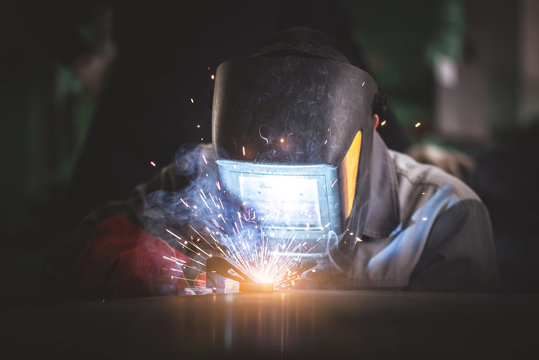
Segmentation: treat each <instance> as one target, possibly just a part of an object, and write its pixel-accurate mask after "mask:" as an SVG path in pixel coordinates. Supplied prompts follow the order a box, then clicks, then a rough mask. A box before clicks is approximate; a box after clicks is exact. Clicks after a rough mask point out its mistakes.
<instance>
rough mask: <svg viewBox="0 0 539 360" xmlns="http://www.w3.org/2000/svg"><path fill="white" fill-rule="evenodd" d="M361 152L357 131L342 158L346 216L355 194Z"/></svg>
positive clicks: (350, 209) (359, 133)
mask: <svg viewBox="0 0 539 360" xmlns="http://www.w3.org/2000/svg"><path fill="white" fill-rule="evenodd" d="M360 152H361V131H358V132H357V134H356V136H355V137H354V141H352V145H350V148H349V149H348V152H347V153H346V155H345V157H344V160H343V175H344V184H343V191H344V214H345V217H346V218H348V217H349V216H350V212H352V205H353V204H354V196H355V194H356V180H357V168H358V166H359V154H360Z"/></svg>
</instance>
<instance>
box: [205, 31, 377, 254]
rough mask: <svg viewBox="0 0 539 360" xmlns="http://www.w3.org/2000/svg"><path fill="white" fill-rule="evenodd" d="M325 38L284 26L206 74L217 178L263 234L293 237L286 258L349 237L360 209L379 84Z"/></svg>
mask: <svg viewBox="0 0 539 360" xmlns="http://www.w3.org/2000/svg"><path fill="white" fill-rule="evenodd" d="M334 44H335V40H334V39H332V38H330V37H329V36H327V35H325V34H323V33H320V32H318V31H316V30H312V29H306V28H296V29H292V30H288V31H285V32H283V33H280V34H277V36H274V37H273V39H270V40H269V41H266V42H265V43H264V44H263V45H262V46H260V47H258V48H257V50H255V51H254V52H253V53H252V54H251V56H247V57H243V58H238V59H234V60H230V61H226V62H224V63H222V64H221V65H220V66H219V67H218V69H217V73H216V76H215V85H214V95H213V107H212V133H213V135H212V136H213V144H214V146H215V150H216V152H217V158H218V160H217V164H218V167H219V176H220V179H221V182H222V184H223V186H224V188H225V189H227V190H228V191H229V192H231V193H233V194H234V195H236V196H237V197H239V198H240V199H241V200H242V201H243V202H244V203H245V205H246V206H249V207H253V208H254V209H256V210H257V211H258V213H259V219H260V221H261V226H262V227H263V229H264V230H265V235H266V236H267V237H269V238H270V239H276V241H277V240H282V239H284V238H289V237H291V236H293V237H294V238H295V239H297V240H298V241H299V242H300V243H301V246H300V250H297V249H296V251H295V255H297V254H298V252H299V253H302V254H303V255H304V256H320V255H323V254H324V253H326V252H327V251H328V249H327V242H328V241H329V240H328V239H333V240H335V239H337V243H338V244H339V246H343V245H344V244H347V243H348V244H350V243H352V241H349V240H350V239H348V238H349V236H350V234H352V235H353V236H358V235H360V234H361V230H362V228H363V225H364V222H365V218H366V215H367V209H368V201H369V195H370V176H369V172H370V161H371V148H372V139H373V131H374V118H373V106H375V103H377V102H379V101H378V95H377V92H378V88H377V85H376V83H375V81H374V80H373V78H372V77H371V76H370V75H369V74H368V73H366V72H365V71H363V70H361V69H360V68H358V67H356V66H354V65H352V64H351V61H349V58H347V56H346V55H345V54H344V52H343V51H339V47H338V46H335V45H334ZM347 239H348V240H347ZM333 242H335V241H333Z"/></svg>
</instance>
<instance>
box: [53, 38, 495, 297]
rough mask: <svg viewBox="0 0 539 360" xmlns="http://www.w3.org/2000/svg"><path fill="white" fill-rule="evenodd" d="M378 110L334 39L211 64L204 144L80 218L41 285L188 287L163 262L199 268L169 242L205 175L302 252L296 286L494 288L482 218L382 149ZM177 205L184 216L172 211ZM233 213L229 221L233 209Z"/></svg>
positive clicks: (471, 205) (477, 207)
mask: <svg viewBox="0 0 539 360" xmlns="http://www.w3.org/2000/svg"><path fill="white" fill-rule="evenodd" d="M385 103H386V97H385V96H384V95H383V94H381V92H380V91H379V90H378V87H377V84H376V82H375V81H374V79H373V78H372V77H371V76H370V75H369V74H368V73H366V72H365V71H363V70H362V69H360V68H359V67H358V66H357V62H356V60H355V59H354V56H353V54H352V53H350V52H349V51H348V50H347V48H346V47H344V46H342V45H341V44H340V43H339V41H338V40H336V39H333V38H331V37H329V36H327V35H325V34H323V33H321V32H318V31H316V30H313V29H308V28H294V29H290V30H286V31H283V32H281V33H278V34H275V35H274V36H272V37H271V38H269V39H267V40H266V41H265V42H263V43H262V44H260V45H259V46H258V47H257V48H256V49H255V50H253V51H252V52H251V53H250V54H248V56H244V57H240V58H237V59H234V60H230V61H227V62H225V63H223V64H221V65H220V66H219V68H218V70H217V73H216V77H215V90H214V95H213V108H212V122H213V146H210V145H203V146H199V147H198V148H197V149H196V150H195V151H193V152H190V153H189V154H187V156H185V157H183V158H181V159H180V160H179V161H177V162H176V163H173V164H171V165H169V166H168V167H166V168H164V169H163V170H162V171H161V173H160V174H158V176H157V177H156V178H154V179H153V180H152V181H150V182H149V183H147V184H143V185H140V186H139V187H137V189H136V191H135V192H134V194H133V196H132V197H131V198H130V199H129V201H127V202H125V203H121V204H116V205H109V206H107V207H105V209H100V210H99V211H96V212H94V213H93V214H91V215H90V216H88V217H87V218H86V219H85V221H84V222H83V224H82V225H81V226H80V227H79V228H78V230H77V231H78V233H77V234H76V235H75V236H71V238H72V239H73V238H76V239H77V240H76V241H75V242H73V240H70V241H69V243H70V244H71V247H70V248H68V247H66V246H63V248H64V251H63V252H61V251H57V252H53V254H57V258H61V257H63V259H64V260H63V261H56V264H61V266H59V267H58V266H56V267H55V266H54V264H55V261H54V256H53V257H52V258H51V259H52V261H49V262H48V264H49V265H48V267H47V268H46V274H45V279H46V282H45V286H46V287H47V288H48V289H49V290H52V291H53V292H55V291H56V290H58V287H59V286H58V285H57V284H68V285H67V286H66V287H67V288H69V290H68V291H67V292H64V294H67V293H69V294H70V295H65V296H75V297H85V298H88V297H100V296H102V297H107V296H141V295H155V294H163V293H177V292H178V291H179V290H178V289H182V288H185V287H186V286H187V285H186V283H185V276H184V275H183V274H182V276H176V277H175V276H174V273H171V272H170V271H168V270H166V266H164V265H163V259H170V258H173V259H176V260H175V261H178V262H181V263H182V264H187V263H189V261H192V260H191V259H194V258H193V257H192V256H191V257H189V256H186V255H184V253H183V252H184V251H185V249H182V248H181V247H177V246H175V242H173V241H171V240H170V239H169V240H167V236H168V237H169V238H170V236H169V235H167V232H168V234H171V233H172V234H175V233H174V232H178V233H180V234H181V235H182V236H183V237H180V236H177V238H182V239H185V238H186V236H188V235H187V232H188V231H187V230H186V227H187V223H189V225H191V227H192V225H193V223H192V220H193V217H192V216H191V215H189V214H191V213H192V211H193V209H192V208H191V207H189V205H188V204H189V201H186V199H185V198H182V197H179V196H178V195H177V194H178V193H181V194H184V195H185V194H187V195H189V194H191V196H192V198H193V199H194V198H197V197H198V196H199V195H200V194H198V193H196V194H194V195H193V193H195V192H196V191H197V189H198V188H197V185H196V183H197V182H203V181H208V180H207V179H208V178H210V179H211V176H209V175H208V172H211V169H210V170H208V168H211V164H213V165H214V169H213V170H215V172H216V174H218V181H217V182H218V186H222V187H223V189H224V190H225V192H226V193H227V194H228V196H229V197H230V198H231V199H236V200H237V202H236V203H237V204H238V208H240V207H242V208H243V209H245V208H246V207H247V208H253V209H256V211H257V212H258V213H259V214H262V215H263V216H262V219H260V222H259V223H258V224H257V226H260V227H261V228H263V229H264V231H265V233H266V234H267V237H268V238H269V241H278V240H279V239H282V238H284V237H287V236H291V234H293V237H294V238H297V239H299V240H301V242H302V244H303V245H305V244H308V245H306V247H305V248H308V249H309V251H306V252H304V253H299V257H300V258H302V259H303V260H304V261H303V262H302V264H303V265H305V264H308V266H311V267H309V268H305V269H304V270H305V272H304V273H303V275H302V277H301V278H302V280H301V281H300V283H302V284H303V286H305V287H318V288H335V287H347V288H382V289H408V290H450V291H455V290H460V291H464V290H466V291H468V290H474V291H477V290H489V289H493V288H495V286H496V283H497V269H496V258H495V251H494V244H493V240H492V230H491V225H490V220H489V216H488V213H487V210H486V208H485V206H484V205H483V203H482V202H481V200H480V199H479V198H478V197H477V195H476V194H474V192H473V191H472V190H471V189H469V188H468V187H467V186H466V185H465V184H464V183H462V182H461V181H459V180H458V179H456V178H455V177H453V176H450V175H448V174H446V173H444V172H443V171H442V170H440V169H438V168H436V167H433V166H430V165H423V164H419V163H417V162H416V161H414V160H413V159H411V158H410V157H408V156H406V155H404V154H401V153H398V152H395V151H391V150H389V149H388V148H387V147H386V145H385V144H384V142H383V140H382V139H381V138H380V136H378V134H377V133H376V127H377V126H378V123H379V122H380V121H381V119H383V116H384V107H385ZM200 155H203V156H202V158H203V159H204V161H203V162H202V161H201V160H200V158H201V157H200ZM197 159H198V160H197ZM208 163H209V165H208ZM204 173H205V174H204ZM204 175H205V176H204ZM211 181H213V179H212V180H211ZM187 195H186V196H187ZM202 195H203V194H202ZM202 195H201V196H202ZM180 200H181V202H182V203H183V204H184V205H186V208H188V210H185V209H184V210H179V209H181V208H182V207H181V206H178V205H181V204H180ZM236 203H234V204H236ZM229 211H230V213H231V214H224V217H227V216H235V214H236V213H237V211H238V209H236V208H233V207H232V208H231V209H229ZM189 216H191V217H189ZM195 221H200V217H198V219H195ZM201 224H202V225H201V226H202V227H203V226H204V224H203V223H201ZM195 227H196V225H195ZM170 229H172V230H170ZM231 231H234V229H232V230H231ZM173 240H174V241H175V239H173ZM310 245H312V246H310ZM201 246H202V245H201ZM60 248H62V246H60ZM66 248H67V249H68V250H65V249H66ZM58 254H63V255H61V256H60V255H58ZM294 255H298V253H297V252H296V253H294ZM279 256H287V254H286V251H283V253H282V254H279ZM66 259H69V260H66ZM194 260H195V261H196V259H194ZM192 265H194V266H193V267H196V264H194V263H193V264H192ZM66 269H68V270H66ZM54 274H56V275H54ZM58 274H60V275H58ZM62 274H63V275H62ZM51 279H52V280H51ZM55 284H56V285H55Z"/></svg>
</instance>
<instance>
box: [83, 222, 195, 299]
mask: <svg viewBox="0 0 539 360" xmlns="http://www.w3.org/2000/svg"><path fill="white" fill-rule="evenodd" d="M175 259H177V261H175ZM189 261H190V259H189V258H188V257H187V256H185V255H184V254H182V253H180V252H179V251H178V250H176V249H174V248H172V247H171V246H170V245H168V244H167V243H166V242H165V241H163V240H161V239H159V238H156V237H154V236H152V235H150V234H148V233H146V232H144V231H143V230H142V229H140V228H139V227H138V226H136V225H135V224H133V223H132V222H131V221H129V219H127V218H126V217H124V216H114V217H111V218H109V219H107V220H105V221H104V222H102V223H101V224H99V226H98V227H97V229H96V231H95V233H94V235H93V236H92V238H91V239H90V241H89V242H88V243H87V244H86V246H85V247H84V248H83V249H82V251H81V252H80V253H79V255H78V256H77V258H76V259H75V265H74V269H73V275H74V281H76V282H77V284H76V287H77V293H78V296H79V297H80V298H84V299H96V298H97V299H105V298H119V297H140V296H154V295H168V294H177V293H180V292H181V291H182V290H183V289H184V288H185V287H186V286H187V282H186V281H185V280H184V279H183V277H184V276H183V270H182V266H181V265H182V264H183V263H182V262H185V263H189Z"/></svg>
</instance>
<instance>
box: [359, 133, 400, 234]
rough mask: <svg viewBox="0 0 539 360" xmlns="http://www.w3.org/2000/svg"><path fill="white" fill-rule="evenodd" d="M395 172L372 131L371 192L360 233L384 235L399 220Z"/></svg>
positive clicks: (384, 150)
mask: <svg viewBox="0 0 539 360" xmlns="http://www.w3.org/2000/svg"><path fill="white" fill-rule="evenodd" d="M397 186H398V184H397V172H396V170H395V166H394V164H393V161H392V160H391V158H390V155H389V150H388V148H387V146H386V144H385V143H384V141H383V140H382V138H381V137H380V135H378V133H377V132H375V133H374V137H373V146H372V158H371V191H370V200H369V208H368V213H367V220H366V223H365V227H364V229H363V235H366V236H369V237H374V238H381V237H387V236H389V234H390V233H391V232H392V231H393V230H394V229H395V228H396V227H397V226H398V225H399V223H400V211H399V196H398V187H397Z"/></svg>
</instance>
